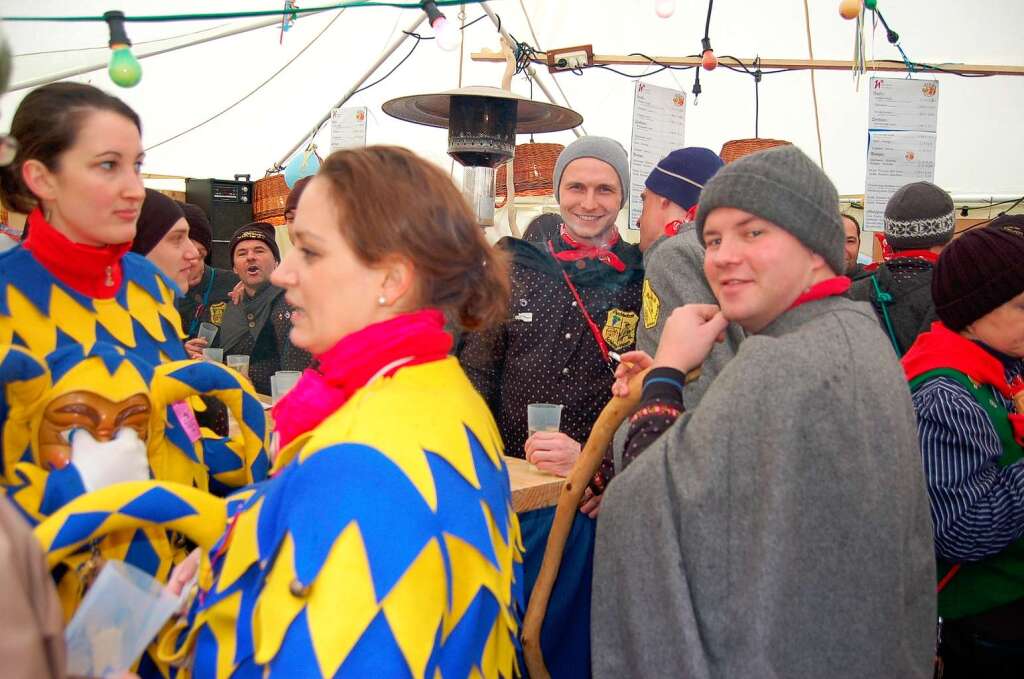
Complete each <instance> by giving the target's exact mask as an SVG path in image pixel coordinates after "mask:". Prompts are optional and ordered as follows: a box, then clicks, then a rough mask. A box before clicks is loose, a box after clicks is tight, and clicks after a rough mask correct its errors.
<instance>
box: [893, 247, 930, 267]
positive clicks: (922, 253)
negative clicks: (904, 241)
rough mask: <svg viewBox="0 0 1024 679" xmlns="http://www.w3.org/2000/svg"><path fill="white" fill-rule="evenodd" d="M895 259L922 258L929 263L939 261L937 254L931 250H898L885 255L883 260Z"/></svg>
mask: <svg viewBox="0 0 1024 679" xmlns="http://www.w3.org/2000/svg"><path fill="white" fill-rule="evenodd" d="M897 259H923V260H924V261H926V262H929V263H930V264H933V265H934V264H935V263H936V262H938V261H939V255H938V254H936V253H934V252H932V251H931V250H898V251H896V252H892V253H890V254H887V255H885V261H887V262H892V261H894V260H897Z"/></svg>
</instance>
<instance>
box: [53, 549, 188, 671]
mask: <svg viewBox="0 0 1024 679" xmlns="http://www.w3.org/2000/svg"><path fill="white" fill-rule="evenodd" d="M179 606H181V600H179V599H178V597H175V596H172V595H170V594H168V593H167V592H166V591H165V590H164V586H163V585H162V584H160V583H159V582H157V581H156V580H154V579H153V578H151V577H150V576H149V574H147V573H146V572H145V571H142V570H140V569H138V568H136V567H135V566H132V565H130V564H127V563H125V562H123V561H108V562H107V563H106V565H105V566H104V567H103V570H102V571H100V574H99V576H98V577H97V578H96V582H94V583H93V585H92V587H90V588H89V591H88V593H86V595H85V598H84V599H82V604H81V606H79V608H78V611H77V612H76V613H75V617H74V618H72V620H71V623H70V624H69V625H68V627H67V630H66V631H65V632H64V638H65V640H66V641H67V648H68V674H70V675H75V676H83V677H107V676H115V675H116V676H120V675H121V674H123V673H124V672H126V671H128V669H129V668H130V667H131V665H132V663H133V662H135V660H136V659H137V658H138V657H139V656H140V655H142V652H143V651H144V650H146V646H147V645H149V642H151V641H152V640H153V637H155V636H156V634H157V632H159V631H160V628H161V627H163V625H164V623H165V622H167V619H168V618H170V617H171V614H172V613H174V611H175V610H177V609H178V607H179Z"/></svg>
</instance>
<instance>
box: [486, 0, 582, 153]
mask: <svg viewBox="0 0 1024 679" xmlns="http://www.w3.org/2000/svg"><path fill="white" fill-rule="evenodd" d="M480 7H481V8H482V9H483V10H484V11H485V12H486V13H487V16H489V17H490V18H491V23H493V24H494V27H495V28H497V29H498V33H500V34H501V35H502V36H503V37H504V38H505V39H506V40H508V44H510V45H515V44H516V41H515V40H513V39H512V36H511V35H509V34H508V31H506V30H505V27H504V26H502V25H501V22H500V21H498V17H496V16H495V15H494V12H493V11H491V8H490V6H489V5H488V4H487V2H486V0H484V1H483V2H481V3H480ZM526 72H527V73H528V74H529V75H530V77H531V78H533V81H534V82H535V83H537V85H538V86H539V87H540V91H541V92H543V93H544V96H545V97H547V98H548V101H550V102H551V103H552V104H554V105H555V106H561V104H559V103H558V102H557V101H555V98H554V97H553V96H552V95H551V91H550V90H549V89H548V88H547V85H545V84H544V81H542V80H541V79H540V78H538V77H537V71H536V70H534V68H533V66H527V67H526ZM582 127H583V126H582V125H581V126H579V127H574V128H572V132H573V134H575V135H576V136H577V137H582V136H583V135H584V134H586V130H583V132H580V130H581V129H582Z"/></svg>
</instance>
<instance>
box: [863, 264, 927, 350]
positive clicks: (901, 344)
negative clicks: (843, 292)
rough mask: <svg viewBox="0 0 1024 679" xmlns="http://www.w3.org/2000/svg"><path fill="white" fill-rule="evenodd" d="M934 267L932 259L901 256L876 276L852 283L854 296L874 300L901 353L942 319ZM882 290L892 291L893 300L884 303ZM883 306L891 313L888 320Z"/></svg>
mask: <svg viewBox="0 0 1024 679" xmlns="http://www.w3.org/2000/svg"><path fill="white" fill-rule="evenodd" d="M932 271H933V268H932V265H931V263H930V262H928V261H926V260H924V259H920V258H917V257H903V258H897V259H892V260H889V261H888V262H885V263H884V264H881V265H880V266H879V267H878V269H876V270H875V272H874V275H873V276H868V277H866V278H861V279H860V280H857V281H854V283H853V285H852V286H851V287H850V298H851V299H855V300H858V301H861V302H869V303H870V304H871V307H872V308H873V309H874V310H875V315H876V316H878V322H879V324H881V326H882V330H883V331H884V332H885V334H886V335H887V336H888V337H889V338H890V341H891V342H894V343H895V346H894V348H895V349H896V353H897V354H898V355H900V356H902V355H903V354H904V353H906V351H907V349H909V348H910V345H911V344H913V343H914V340H916V339H917V336H918V335H920V334H921V333H922V332H925V331H927V330H928V328H929V327H931V324H932V323H933V322H934V321H937V320H939V318H938V316H937V315H936V314H935V303H934V302H933V301H932ZM875 282H877V283H878V290H876V289H875ZM879 292H881V293H883V295H884V294H888V295H889V296H890V297H891V298H892V300H891V301H889V302H886V303H884V304H883V301H884V300H882V299H880V295H879ZM883 306H884V307H885V312H887V313H888V319H889V323H888V324H887V323H886V313H883ZM890 326H891V328H892V330H891V332H890V330H889V327H890Z"/></svg>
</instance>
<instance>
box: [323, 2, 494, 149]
mask: <svg viewBox="0 0 1024 679" xmlns="http://www.w3.org/2000/svg"><path fill="white" fill-rule="evenodd" d="M486 16H487V15H486V14H484V15H482V16H479V17H477V18H476V19H473V20H472V21H470V22H469V23H468V24H466V25H465V26H462V27H460V28H459V30H460V31H462V30H465V29H466V28H469V27H470V26H472V25H473V24H475V23H476V22H478V21H480V20H481V19H483V18H485V17H486ZM402 33H405V34H406V35H407V36H409V37H410V38H415V42H414V43H413V44H412V47H411V48H410V49H409V51H408V52H407V53H406V55H405V56H404V57H402V58H401V59H400V60H399V62H398V63H397V64H395V65H394V67H392V69H391V70H390V71H388V72H387V73H385V74H384V75H383V76H381V77H380V78H378V79H377V80H374V81H373V82H372V83H370V84H369V85H363V86H362V87H360V88H359V89H358V90H355V91H353V92H352V94H350V95H349V98H350V99H351V98H352V97H354V96H356V95H357V94H359V93H360V92H365V91H366V90H368V89H370V88H371V87H373V86H374V85H379V84H381V83H382V82H384V81H385V80H387V79H388V78H390V77H391V76H392V75H393V74H394V72H395V71H397V70H398V68H399V67H400V66H401V65H402V64H404V63H405V62H406V61H408V60H409V57H411V56H412V53H413V52H415V51H416V48H417V47H419V44H420V42H421V41H423V40H433V39H434V38H433V37H427V36H423V35H420V34H419V33H410V32H409V31H402ZM460 77H461V76H460ZM328 122H330V119H329V118H328V119H327V120H324V122H322V123H320V127H318V128H317V130H316V132H314V133H313V134H311V135H310V136H309V138H310V139H311V140H312V139H313V138H314V137H316V135H318V134H319V133H320V130H322V129H324V126H325V125H327V123H328Z"/></svg>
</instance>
